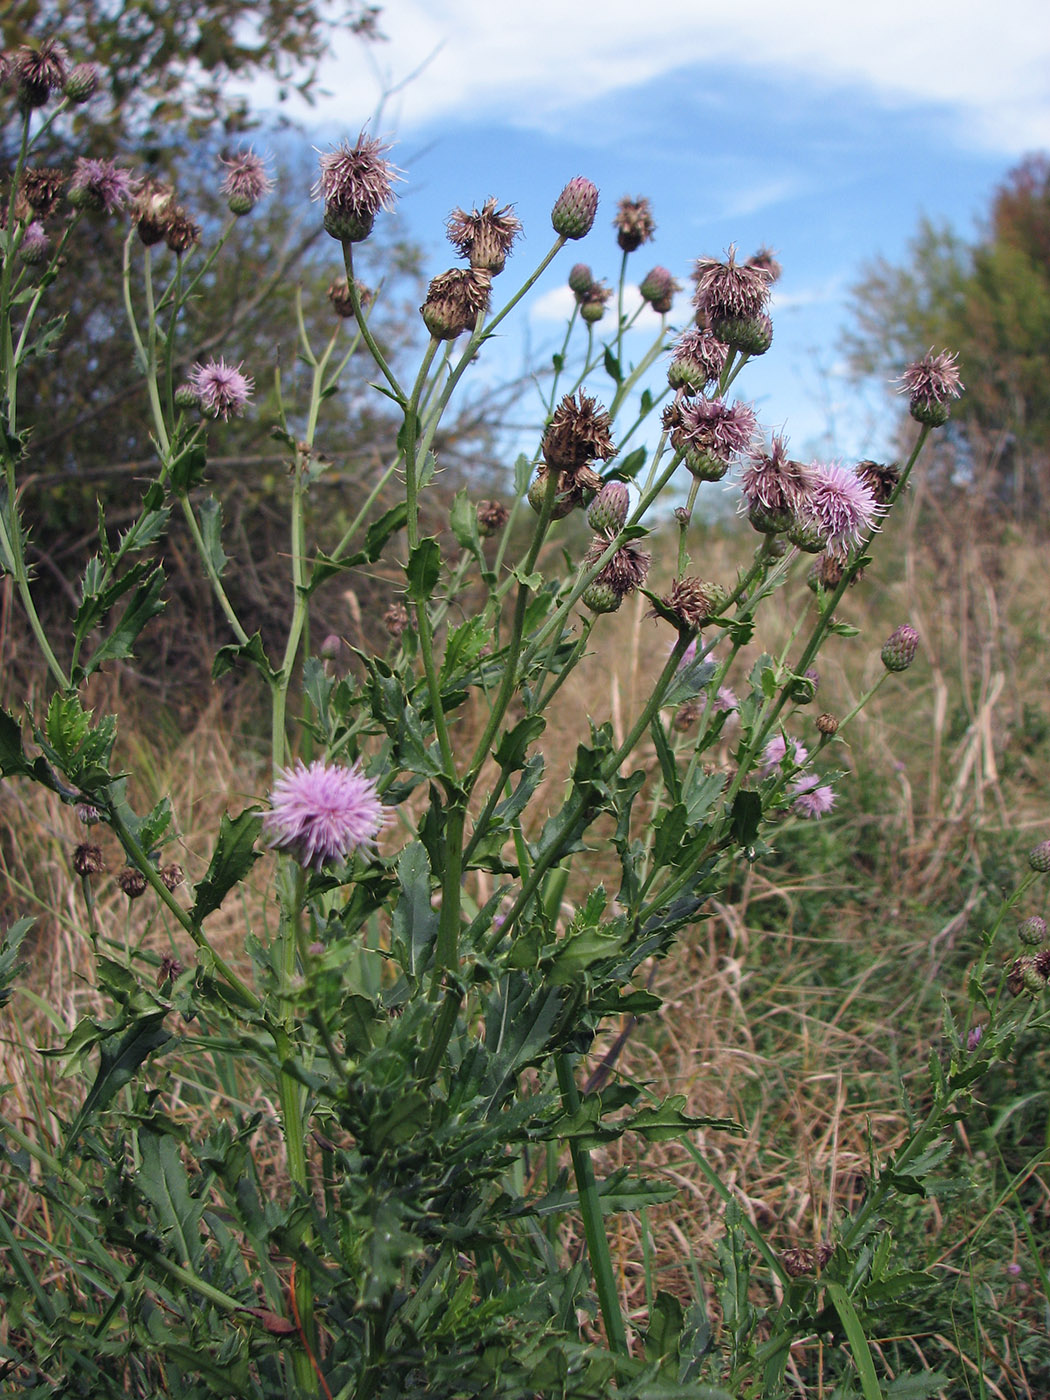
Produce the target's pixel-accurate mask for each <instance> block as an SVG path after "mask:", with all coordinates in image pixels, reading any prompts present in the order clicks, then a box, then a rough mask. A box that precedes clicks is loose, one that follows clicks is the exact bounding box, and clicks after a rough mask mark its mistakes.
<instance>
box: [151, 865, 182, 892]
mask: <svg viewBox="0 0 1050 1400" xmlns="http://www.w3.org/2000/svg"><path fill="white" fill-rule="evenodd" d="M157 874H158V875H159V876H160V882H161V884H162V885H163V886H164V888H165V889H166V890H168V891H169V893H170V892H171V891H172V890H177V889H178V888H179V886H180V885H181V884H182V882H183V881H184V880H185V878H186V876H185V873H184V872H183V869H182V866H181V865H178V864H177V863H176V862H175V861H172V863H171V864H170V865H162V866H161V867H160V869H159V870H158V871H157Z"/></svg>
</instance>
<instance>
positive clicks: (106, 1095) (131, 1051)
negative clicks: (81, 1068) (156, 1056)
mask: <svg viewBox="0 0 1050 1400" xmlns="http://www.w3.org/2000/svg"><path fill="white" fill-rule="evenodd" d="M167 1014H168V1013H167V1011H166V1010H160V1011H152V1012H150V1013H149V1014H148V1015H146V1016H141V1017H139V1019H138V1020H136V1021H134V1022H132V1024H131V1025H130V1026H128V1027H127V1029H126V1030H125V1032H124V1034H123V1035H122V1036H121V1037H120V1038H119V1040H116V1043H115V1044H113V1043H112V1041H113V1040H114V1039H115V1037H110V1038H109V1039H106V1040H103V1041H102V1042H101V1043H100V1045H99V1068H98V1074H97V1075H96V1077H95V1082H94V1084H92V1086H91V1088H90V1089H89V1090H88V1094H87V1097H86V1098H85V1100H84V1103H83V1105H82V1107H81V1109H80V1112H79V1113H78V1114H77V1116H76V1118H75V1119H74V1120H73V1123H72V1125H71V1127H70V1129H69V1134H68V1136H67V1138H66V1151H67V1152H68V1151H69V1150H70V1148H72V1146H73V1144H74V1143H75V1142H76V1140H77V1137H78V1136H79V1134H80V1132H81V1130H82V1129H83V1127H84V1125H85V1123H87V1121H88V1120H89V1119H90V1117H91V1115H92V1114H93V1113H95V1112H96V1111H97V1110H98V1109H100V1108H105V1106H106V1104H107V1103H109V1101H110V1100H111V1099H112V1098H113V1096H114V1094H116V1093H118V1092H119V1091H120V1090H121V1089H123V1087H124V1085H125V1084H129V1083H130V1082H131V1080H132V1079H134V1077H135V1073H136V1071H137V1070H138V1067H139V1065H141V1064H142V1063H143V1062H144V1061H145V1060H147V1059H148V1058H149V1056H150V1055H152V1054H153V1053H154V1051H156V1050H159V1049H160V1047H161V1046H162V1045H166V1044H167V1042H168V1041H169V1040H170V1039H171V1032H170V1031H168V1030H165V1028H164V1018H165V1016H166V1015H167Z"/></svg>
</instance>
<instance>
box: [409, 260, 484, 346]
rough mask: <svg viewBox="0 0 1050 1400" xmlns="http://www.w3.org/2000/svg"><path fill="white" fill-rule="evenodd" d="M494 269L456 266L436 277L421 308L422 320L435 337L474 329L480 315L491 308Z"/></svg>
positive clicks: (445, 337)
mask: <svg viewBox="0 0 1050 1400" xmlns="http://www.w3.org/2000/svg"><path fill="white" fill-rule="evenodd" d="M491 290H492V273H491V272H487V271H485V270H484V269H483V268H474V267H470V268H463V267H454V268H451V269H450V270H449V271H448V272H442V273H440V274H439V275H438V276H437V277H435V278H434V279H433V280H432V282H431V283H430V286H429V287H428V288H427V299H426V301H425V302H424V303H423V305H422V306H421V307H420V308H419V311H420V315H421V316H422V317H423V324H424V325H425V326H426V328H427V330H428V331H429V332H430V334H431V335H432V336H433V337H434V339H435V340H455V338H456V336H457V335H462V333H463V332H464V331H472V330H473V329H474V327H475V325H476V324H477V320H478V316H479V315H481V314H482V313H483V312H485V311H487V310H488V308H489V293H490V292H491Z"/></svg>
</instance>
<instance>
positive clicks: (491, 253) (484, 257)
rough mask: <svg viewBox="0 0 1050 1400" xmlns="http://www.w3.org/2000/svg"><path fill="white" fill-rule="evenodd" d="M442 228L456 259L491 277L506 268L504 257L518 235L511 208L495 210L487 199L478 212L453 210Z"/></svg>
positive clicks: (491, 201) (518, 229)
mask: <svg viewBox="0 0 1050 1400" xmlns="http://www.w3.org/2000/svg"><path fill="white" fill-rule="evenodd" d="M446 228H447V231H448V240H449V242H450V243H451V244H452V246H453V247H454V248H455V249H456V251H457V252H458V253H459V255H460V257H463V258H468V259H469V260H470V265H471V267H478V268H482V269H484V270H485V271H486V272H491V273H492V274H493V276H495V275H496V273H498V272H502V271H503V269H504V267H505V265H506V262H507V254H508V253H509V252H510V250H511V246H512V244H513V243H514V240H515V238H517V236H518V234H519V233H520V232H521V221H520V219H518V217H517V216H516V215H515V213H514V206H513V204H506V205H504V207H503V208H502V209H497V208H496V201H495V200H494V199H487V200H486V201H485V203H484V204H483V205H482V207H481V209H480V211H479V210H477V209H472V210H471V211H470V213H469V214H467V213H464V211H463V210H462V209H453V211H452V213H451V214H450V215H449V217H448V223H447V225H446Z"/></svg>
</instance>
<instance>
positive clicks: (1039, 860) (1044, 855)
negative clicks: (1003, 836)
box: [1028, 841, 1050, 875]
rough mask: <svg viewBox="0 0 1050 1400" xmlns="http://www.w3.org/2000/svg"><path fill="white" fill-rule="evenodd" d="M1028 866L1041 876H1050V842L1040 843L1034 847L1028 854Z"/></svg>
mask: <svg viewBox="0 0 1050 1400" xmlns="http://www.w3.org/2000/svg"><path fill="white" fill-rule="evenodd" d="M1028 865H1029V869H1031V870H1035V871H1038V873H1039V874H1040V875H1047V874H1050V841H1040V842H1039V845H1038V846H1033V847H1032V849H1031V850H1030V851H1029V852H1028Z"/></svg>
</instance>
